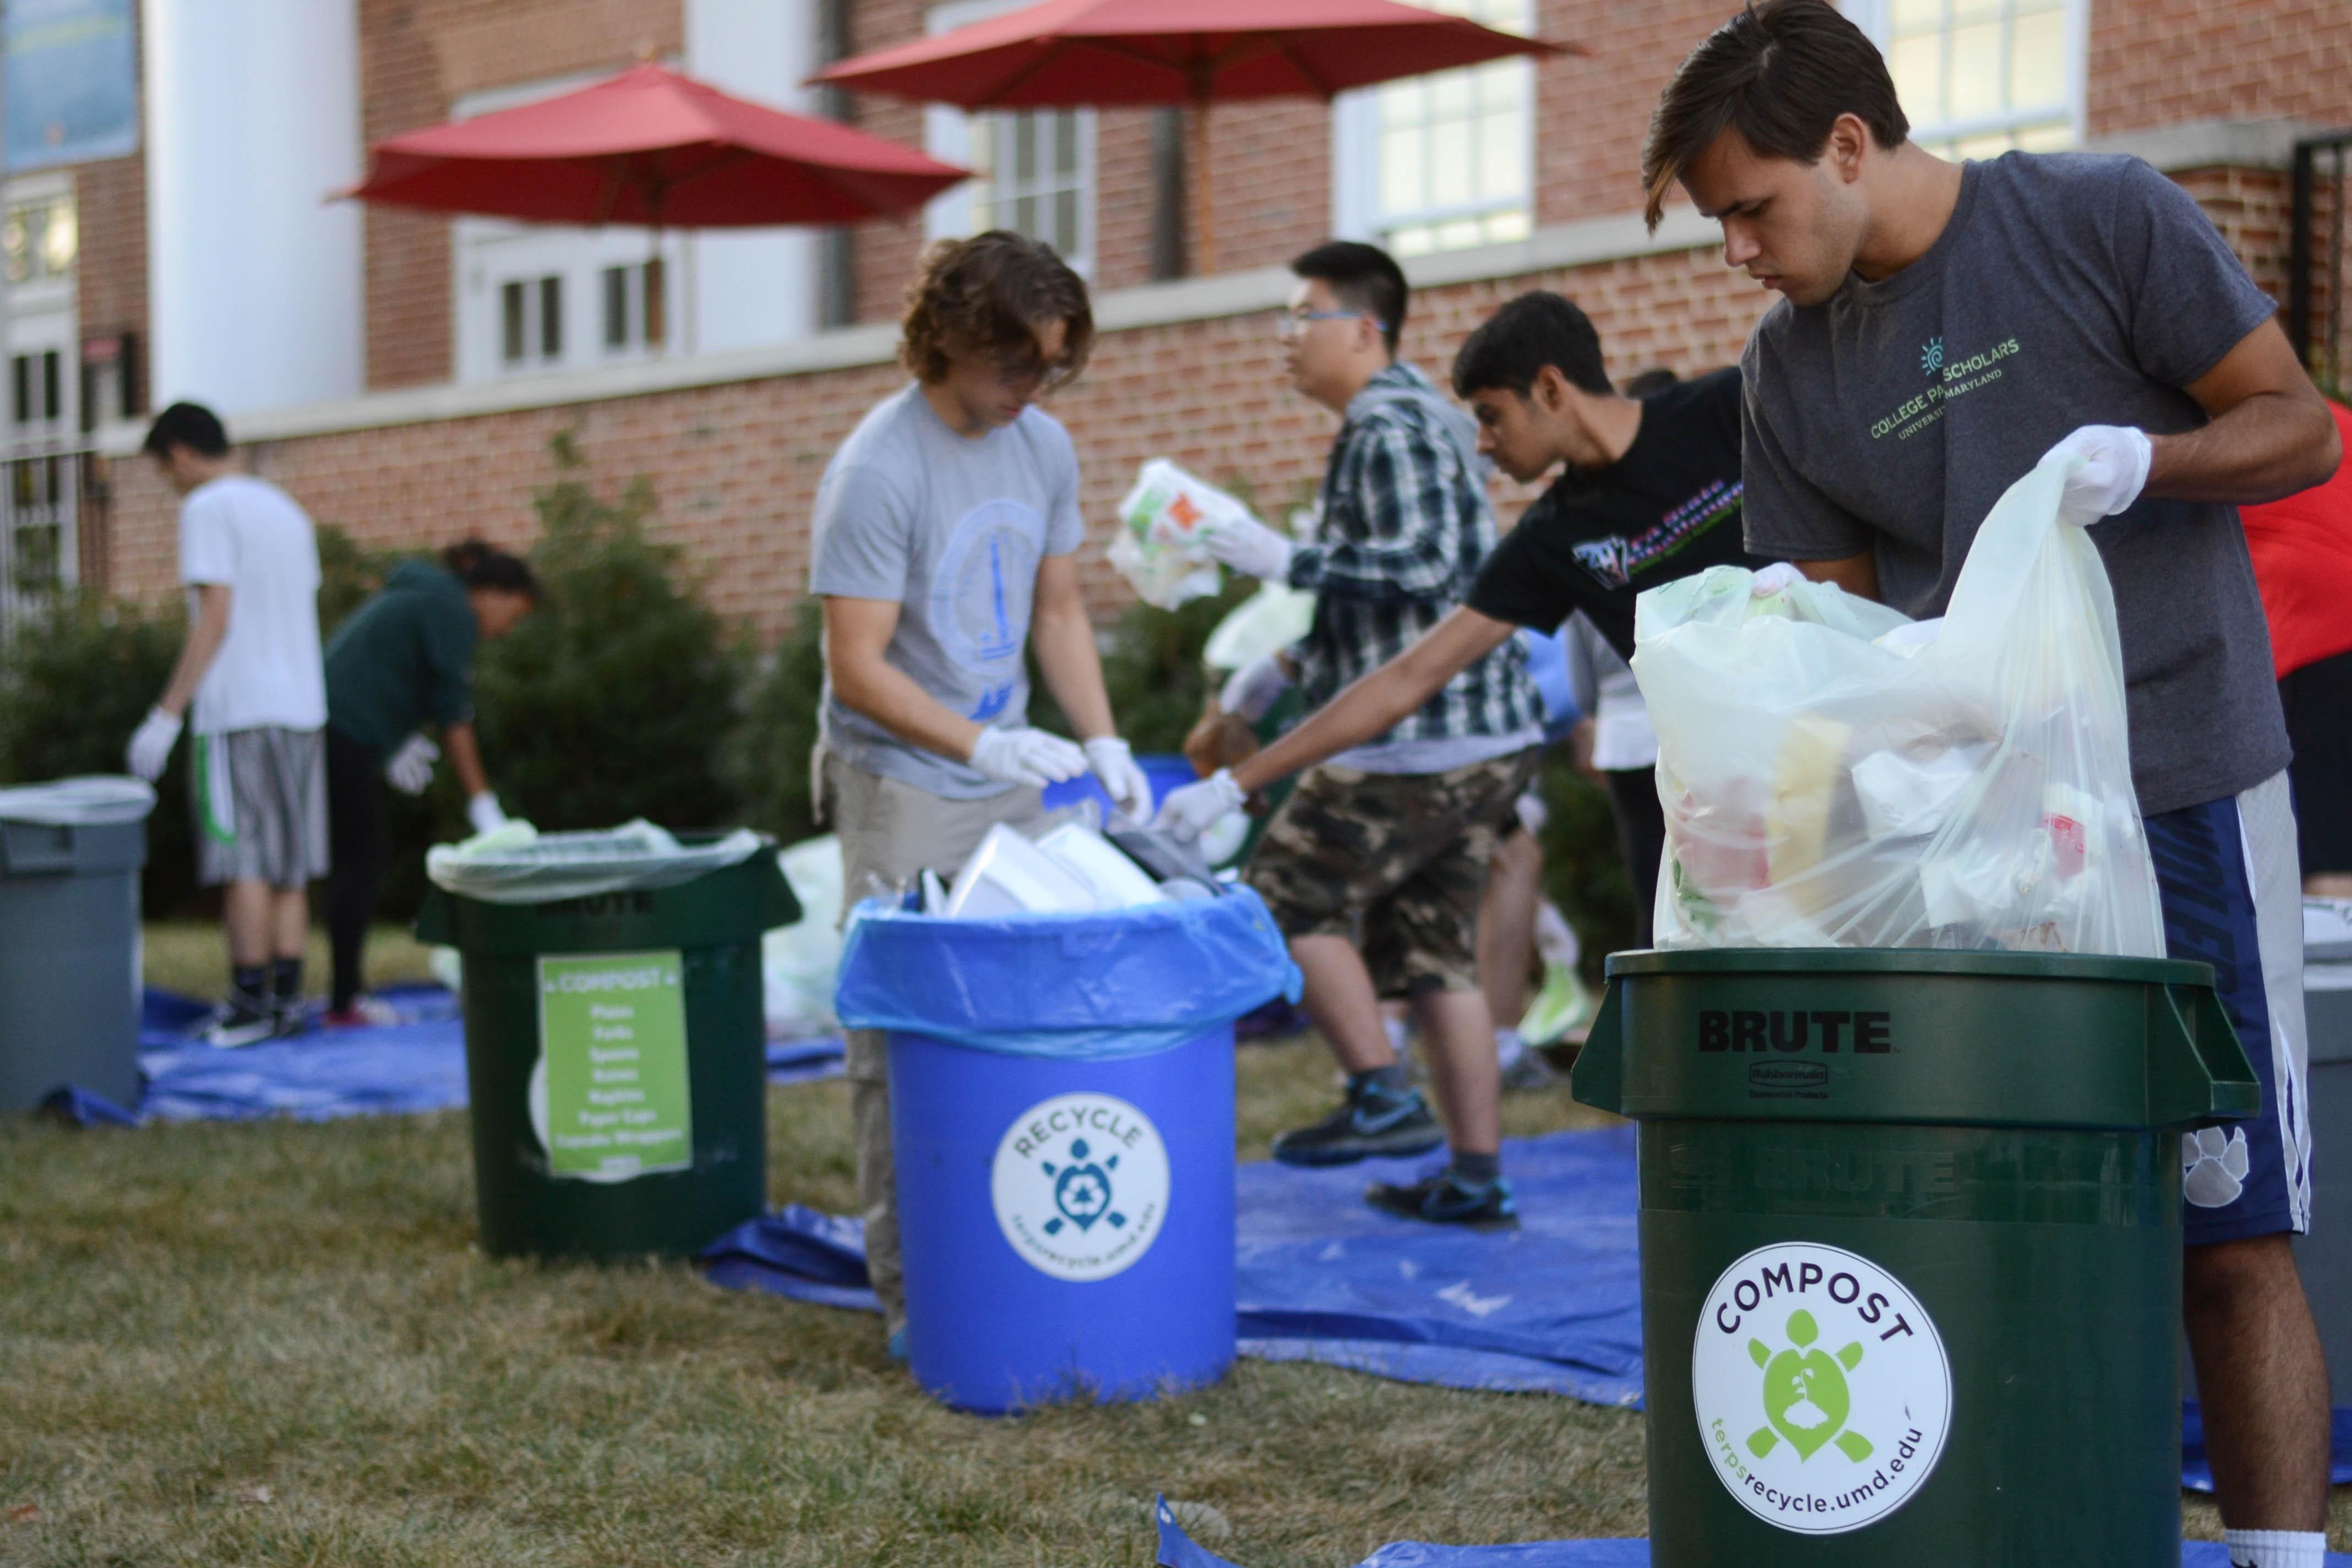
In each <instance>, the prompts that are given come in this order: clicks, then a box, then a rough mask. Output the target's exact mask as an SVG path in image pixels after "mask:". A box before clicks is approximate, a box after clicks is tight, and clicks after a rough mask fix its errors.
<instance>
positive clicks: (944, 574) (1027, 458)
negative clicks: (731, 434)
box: [809, 230, 1151, 1348]
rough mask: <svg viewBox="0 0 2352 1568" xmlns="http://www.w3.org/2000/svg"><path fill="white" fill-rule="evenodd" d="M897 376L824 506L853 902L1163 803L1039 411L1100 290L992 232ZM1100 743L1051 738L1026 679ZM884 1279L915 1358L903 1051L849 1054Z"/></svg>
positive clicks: (830, 703)
mask: <svg viewBox="0 0 2352 1568" xmlns="http://www.w3.org/2000/svg"><path fill="white" fill-rule="evenodd" d="M900 329H901V334H902V335H901V342H900V344H899V355H900V358H901V359H902V360H903V361H904V362H905V364H906V366H907V368H908V370H909V371H910V372H912V373H913V374H914V376H915V380H914V382H913V383H912V384H909V385H908V386H907V387H906V388H905V389H904V390H902V391H900V392H898V393H895V394H893V395H891V396H889V397H887V398H885V399H884V400H883V401H882V402H881V403H880V404H878V405H876V406H875V408H874V409H873V410H872V412H870V413H868V414H867V415H866V417H865V419H864V420H863V421H862V422H861V423H860V424H859V425H858V426H857V428H856V430H855V431H854V432H852V433H851V435H850V437H849V439H848V440H846V441H845V442H844V443H843V444H842V446H841V448H840V450H839V451H837V452H835V454H834V457H833V461H832V463H831V464H830V465H828V466H827V468H825V472H824V479H823V481H822V482H821V483H820V484H819V486H818V489H817V500H816V515H815V520H814V528H813V532H814V541H813V544H812V548H811V559H810V567H809V587H810V591H811V592H813V593H814V594H816V595H818V596H819V597H820V599H821V600H822V601H823V606H824V669H825V679H824V700H823V706H822V710H821V714H822V723H821V728H822V734H823V739H822V740H821V742H819V745H818V748H817V753H816V755H815V756H814V758H813V759H812V771H813V772H814V773H815V775H816V783H817V798H818V804H819V809H820V810H821V812H822V813H823V815H824V818H825V819H826V820H827V821H828V822H829V823H830V824H831V825H832V827H833V829H834V831H835V833H836V834H837V835H838V836H839V837H840V840H841V855H842V868H843V880H844V885H845V903H846V904H847V905H849V906H851V907H853V908H854V907H855V905H856V903H857V902H858V900H861V899H864V898H866V897H869V896H871V895H872V894H873V893H874V892H876V891H877V890H885V889H888V890H895V889H899V888H901V887H903V886H905V885H906V884H907V883H908V882H909V881H911V880H913V879H916V878H917V877H918V876H919V874H920V873H922V872H925V871H930V872H934V873H937V874H940V875H941V876H946V875H951V874H953V873H954V871H955V870H956V868H958V867H959V866H960V865H961V863H962V861H963V860H964V858H966V857H967V856H969V855H970V854H971V852H972V850H973V849H974V848H976V847H978V846H979V844H980V842H981V840H982V838H984V837H986V836H987V834H988V832H989V830H990V829H991V828H992V827H994V826H998V825H999V824H1003V825H1006V826H1013V827H1034V826H1037V825H1039V824H1040V823H1042V822H1043V821H1044V820H1045V816H1046V813H1045V806H1044V804H1043V802H1042V800H1041V799H1040V795H1041V792H1042V789H1043V786H1045V785H1046V784H1054V783H1057V782H1059V781H1062V780H1065V779H1071V778H1076V777H1077V776H1078V775H1079V774H1081V773H1086V772H1087V771H1088V770H1091V771H1092V772H1093V773H1094V775H1095V777H1096V778H1097V779H1098V780H1099V781H1101V784H1102V786H1103V789H1104V791H1105V792H1106V793H1107V794H1108V795H1109V797H1110V800H1111V803H1112V805H1113V807H1114V809H1115V810H1116V811H1117V812H1118V814H1120V815H1122V816H1126V817H1128V818H1129V819H1136V818H1139V817H1141V816H1143V815H1145V814H1146V813H1148V812H1149V811H1150V804H1151V787H1150V784H1149V783H1148V782H1147V781H1146V779H1145V778H1144V775H1143V772H1142V770H1141V769H1140V768H1139V767H1138V766H1137V765H1136V762H1135V759H1134V757H1133V756H1132V755H1131V754H1129V750H1128V746H1127V742H1124V741H1121V740H1119V739H1118V735H1117V734H1116V732H1115V731H1114V730H1113V728H1112V724H1111V711H1110V701H1109V699H1108V697H1107V696H1106V695H1105V694H1104V689H1103V678H1102V665H1101V662H1100V659H1099V658H1098V657H1097V653H1096V650H1095V636H1094V627H1093V626H1092V625H1091V623H1089V622H1088V620H1087V611H1086V605H1085V604H1084V603H1083V602H1082V601H1081V599H1080V598H1079V595H1078V574H1077V563H1076V551H1077V548H1078V546H1079V545H1080V544H1081V543H1082V542H1084V541H1085V538H1086V528H1085V524H1084V522H1083V521H1082V520H1081V519H1080V517H1079V514H1078V464H1077V456H1076V452H1075V451H1074V450H1073V448H1072V447H1071V445H1070V437H1069V435H1068V433H1067V432H1066V431H1065V430H1064V429H1063V428H1062V426H1060V425H1059V424H1058V423H1056V422H1055V419H1054V417H1053V416H1051V415H1049V414H1047V413H1046V412H1045V410H1044V409H1043V408H1041V407H1039V406H1037V399H1038V398H1039V397H1040V396H1042V395H1045V394H1047V393H1050V392H1052V391H1053V390H1055V388H1057V387H1060V386H1063V385H1066V384H1068V383H1069V382H1070V380H1071V379H1072V378H1074V377H1075V376H1076V375H1077V374H1078V373H1079V371H1080V370H1081V369H1083V368H1084V367H1085V364H1086V363H1087V353H1089V351H1090V350H1091V349H1092V348H1093V346H1094V314H1093V310H1092V308H1091V306H1090V305H1089V304H1088V302H1087V289H1086V285H1085V284H1084V283H1083V282H1081V281H1080V280H1079V279H1078V276H1077V274H1076V273H1075V272H1073V271H1071V270H1070V268H1068V266H1066V264H1065V263H1064V262H1063V261H1062V259H1061V258H1059V257H1057V256H1055V254H1054V252H1053V250H1052V249H1051V248H1050V247H1047V246H1045V245H1043V244H1040V243H1039V242H1037V241H1035V240H1032V239H1026V238H1024V237H1021V236H1019V235H1016V234H1009V233H1006V232H1004V231H1003V230H991V231H989V232H988V233H985V234H981V235H976V236H974V237H971V238H970V239H956V240H945V241H942V242H940V244H938V245H936V246H934V247H932V248H931V249H930V250H929V252H928V253H926V255H925V257H924V258H923V263H922V268H921V271H920V273H919V276H918V277H917V279H915V282H914V285H913V287H912V288H911V289H908V300H907V311H906V315H905V317H904V318H903V320H902V321H901V323H900ZM1032 648H1034V650H1035V653H1036V657H1037V666H1038V668H1039V669H1040V670H1041V671H1042V672H1043V673H1044V675H1045V683H1046V685H1047V686H1048V687H1049V688H1050V689H1052V691H1053V694H1054V697H1055V700H1057V701H1058V702H1059V703H1060V704H1061V707H1062V711H1063V712H1064V713H1066V714H1067V715H1068V716H1069V719H1070V721H1071V722H1072V723H1073V724H1074V725H1075V726H1076V729H1077V731H1078V733H1079V734H1080V735H1081V736H1082V737H1083V738H1084V740H1083V743H1082V744H1081V743H1077V742H1070V741H1066V740H1063V739H1062V738H1061V737H1059V736H1057V735H1052V734H1048V733H1046V732H1045V731H1042V730H1036V729H1033V728H1031V727H1030V725H1029V723H1028V703H1029V683H1028V676H1027V674H1026V668H1025V660H1026V656H1027V654H1028V653H1029V651H1030V650H1031V649H1032ZM847 1058H848V1061H847V1065H848V1072H849V1079H850V1085H851V1114H852V1115H853V1116H854V1117H855V1119H856V1137H857V1194H858V1205H859V1207H860V1209H861V1210H862V1211H863V1213H864V1215H865V1219H866V1260H867V1268H868V1270H869V1272H870V1273H871V1274H872V1276H873V1280H874V1290H875V1294H876V1295H877V1296H878V1297H879V1298H880V1299H881V1301H882V1307H883V1319H884V1323H885V1326H886V1331H887V1333H888V1334H889V1335H890V1337H891V1341H892V1343H893V1345H894V1347H898V1348H902V1347H903V1345H904V1343H905V1340H904V1333H905V1327H906V1300H905V1291H904V1284H903V1279H902V1278H901V1275H900V1271H899V1266H898V1208H897V1201H896V1197H895V1192H894V1186H893V1181H894V1176H893V1166H892V1162H891V1146H890V1100H889V1080H888V1076H887V1072H888V1063H887V1055H886V1053H885V1051H884V1047H883V1039H882V1036H881V1035H880V1033H879V1032H878V1031H876V1030H871V1029H852V1030H850V1031H848V1036H847Z"/></svg>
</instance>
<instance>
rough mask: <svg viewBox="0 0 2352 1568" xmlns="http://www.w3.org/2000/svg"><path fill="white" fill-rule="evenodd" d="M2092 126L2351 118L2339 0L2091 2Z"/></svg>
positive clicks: (2346, 34) (2349, 50)
mask: <svg viewBox="0 0 2352 1568" xmlns="http://www.w3.org/2000/svg"><path fill="white" fill-rule="evenodd" d="M2085 107H2086V109H2087V111H2088V112H2087V118H2088V120H2089V122H2090V132H2091V134H2092V135H2093V136H2095V137H2096V136H2113V135H2116V134H2117V133H2119V132H2126V131H2140V130H2146V129H2147V128H2149V127H2151V126H2159V125H2179V124H2186V123H2189V122H2191V121H2200V120H2302V121H2312V122H2315V123H2319V124H2325V125H2341V124H2344V123H2346V122H2347V121H2352V5H2346V4H2345V3H2344V0H2093V5H2092V8H2091V58H2090V80H2089V86H2088V101H2087V104H2086V106H2085Z"/></svg>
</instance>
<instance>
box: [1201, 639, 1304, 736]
mask: <svg viewBox="0 0 2352 1568" xmlns="http://www.w3.org/2000/svg"><path fill="white" fill-rule="evenodd" d="M1289 689H1290V672H1289V671H1288V670H1286V669H1285V668H1283V667H1282V656H1281V655H1280V654H1274V653H1267V654H1260V655H1259V656H1258V657H1257V658H1254V659H1252V660H1250V661H1249V663H1247V664H1245V665H1244V666H1242V667H1241V668H1239V669H1237V670H1235V671H1234V672H1233V674H1231V675H1229V676H1227V677H1226V678H1225V685H1224V689H1223V690H1222V691H1220V692H1218V693H1217V706H1218V707H1219V708H1220V709H1222V710H1224V711H1225V712H1227V713H1231V714H1233V715H1234V716H1235V717H1237V718H1242V719H1246V720H1248V721H1250V722H1251V723H1253V724H1255V723H1256V722H1257V721H1259V720H1261V719H1263V718H1265V710H1267V709H1269V708H1271V707H1273V706H1274V704H1275V702H1276V700H1277V699H1278V698H1280V697H1281V696H1282V694H1283V693H1284V692H1286V691H1287V690H1289Z"/></svg>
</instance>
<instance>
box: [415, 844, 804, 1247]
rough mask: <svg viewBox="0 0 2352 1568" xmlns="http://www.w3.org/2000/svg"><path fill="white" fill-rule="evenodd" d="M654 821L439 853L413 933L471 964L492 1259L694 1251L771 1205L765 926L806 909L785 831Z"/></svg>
mask: <svg viewBox="0 0 2352 1568" xmlns="http://www.w3.org/2000/svg"><path fill="white" fill-rule="evenodd" d="M651 831H652V832H653V833H655V834H659V839H658V840H655V839H643V840H642V841H641V842H640V843H639V846H638V848H639V852H638V853H636V854H635V855H632V854H630V853H627V852H626V846H625V845H615V844H614V837H615V836H614V835H609V834H595V835H562V834H559V835H549V836H547V837H529V838H525V839H524V840H523V841H522V842H520V843H519V844H515V845H513V846H511V847H509V848H507V849H504V850H500V849H499V848H497V847H493V848H492V849H490V850H489V851H488V852H485V853H480V854H477V855H474V856H473V857H472V858H457V857H454V856H450V855H447V854H445V853H443V852H441V851H436V852H435V855H434V857H433V858H432V860H431V863H430V869H431V871H432V875H433V878H434V882H435V886H434V887H433V888H431V889H428V890H427V892H426V894H425V907H424V910H423V911H422V913H421V914H420V916H419V917H418V920H417V922H416V931H417V936H418V938H419V939H420V940H422V941H425V942H446V943H448V944H450V945H451V946H454V947H456V948H457V950H458V952H460V953H461V954H462V955H463V956H464V960H465V963H464V970H465V980H464V1012H465V1021H466V1081H467V1091H468V1094H469V1097H470V1099H471V1101H472V1115H473V1131H474V1184H475V1198H476V1203H477V1206H478V1211H479V1214H480V1217H481V1226H482V1245H483V1247H485V1249H487V1250H488V1251H489V1252H491V1253H493V1254H495V1255H499V1256H502V1257H503V1256H513V1255H517V1254H528V1255H532V1256H538V1257H586V1258H622V1257H631V1256H636V1255H640V1254H645V1253H663V1254H668V1255H671V1256H676V1257H687V1256H690V1255H692V1254H693V1253H695V1252H698V1251H699V1250H700V1249H701V1248H702V1247H704V1246H705V1245H706V1244H707V1243H708V1242H709V1240H710V1239H711V1237H715V1236H719V1235H720V1234H722V1233H723V1232H725V1231H726V1230H728V1229H729V1228H730V1227H731V1226H737V1225H740V1224H741V1223H742V1222H743V1221H745V1220H747V1219H750V1218H751V1217H752V1216H754V1215H758V1214H759V1213H760V1212H761V1209H762V1208H763V1207H764V1205H765V1203H766V1198H767V1173H768V1158H767V1097H766V1093H765V1083H766V1073H765V1055H766V1047H765V1029H764V1025H763V1013H762V1008H761V969H760V937H761V932H763V931H767V930H768V929H769V928H771V927H772V926H779V925H783V924H786V923H788V922H790V921H793V920H794V919H796V918H798V916H799V913H800V909H799V906H798V904H796V903H795V902H794V901H793V895H792V889H790V888H789V887H788V886H786V884H785V882H784V879H783V875H782V872H781V871H779V870H778V868H777V866H776V856H775V852H774V846H773V845H772V843H770V842H769V841H768V840H767V839H764V838H761V837H759V836H757V835H754V834H740V835H732V836H730V837H729V838H727V839H722V840H714V839H709V838H699V839H698V838H692V837H688V838H685V839H682V840H680V839H671V838H670V837H669V836H668V835H667V834H660V832H659V830H658V829H654V830H651ZM663 840H666V841H667V845H666V846H665V845H664V844H663V843H662V842H661V841H663ZM722 846H724V847H725V848H724V851H723V852H722ZM572 847H576V848H577V849H579V850H580V854H579V855H578V856H577V857H573V858H569V860H568V861H567V856H568V854H569V850H570V849H571V848H572ZM730 856H731V857H732V858H729V857H730ZM633 862H634V864H633ZM567 863H568V864H569V865H570V866H571V868H572V869H571V871H570V872H569V873H565V872H563V871H562V869H561V868H562V867H563V866H564V865H566V864H567ZM534 866H536V869H534ZM642 883H650V884H652V885H650V886H646V885H638V884H642ZM456 889H467V890H463V891H460V890H456Z"/></svg>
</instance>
